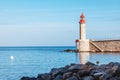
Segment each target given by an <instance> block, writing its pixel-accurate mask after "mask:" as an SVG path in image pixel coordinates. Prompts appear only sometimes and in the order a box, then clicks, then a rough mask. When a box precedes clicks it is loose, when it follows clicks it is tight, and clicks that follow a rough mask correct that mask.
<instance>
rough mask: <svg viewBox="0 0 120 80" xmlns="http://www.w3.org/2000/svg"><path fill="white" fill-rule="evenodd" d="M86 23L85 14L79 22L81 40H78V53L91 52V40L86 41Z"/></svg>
mask: <svg viewBox="0 0 120 80" xmlns="http://www.w3.org/2000/svg"><path fill="white" fill-rule="evenodd" d="M85 25H86V21H85V15H84V13H82V14H81V16H80V21H79V27H80V28H79V39H77V40H76V48H77V50H78V51H83V52H85V51H90V49H89V40H88V39H86V26H85Z"/></svg>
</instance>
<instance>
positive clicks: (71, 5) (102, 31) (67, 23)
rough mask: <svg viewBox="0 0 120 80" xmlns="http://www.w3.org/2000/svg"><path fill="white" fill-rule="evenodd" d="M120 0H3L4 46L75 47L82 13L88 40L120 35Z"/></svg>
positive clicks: (0, 37)
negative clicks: (84, 18)
mask: <svg viewBox="0 0 120 80" xmlns="http://www.w3.org/2000/svg"><path fill="white" fill-rule="evenodd" d="M119 4H120V0H1V1H0V46H74V45H75V43H74V41H75V39H77V38H79V24H78V22H79V16H80V14H81V13H82V12H84V13H85V16H86V21H87V22H86V28H87V38H88V39H110V38H119V37H120V32H119V31H120V5H119Z"/></svg>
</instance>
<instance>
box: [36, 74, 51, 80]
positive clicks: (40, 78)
mask: <svg viewBox="0 0 120 80" xmlns="http://www.w3.org/2000/svg"><path fill="white" fill-rule="evenodd" d="M50 78H51V77H50V74H48V73H45V74H38V76H37V79H38V80H49V79H50Z"/></svg>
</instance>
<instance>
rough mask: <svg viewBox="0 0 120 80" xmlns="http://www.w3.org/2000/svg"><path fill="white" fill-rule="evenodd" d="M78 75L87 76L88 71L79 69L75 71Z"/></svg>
mask: <svg viewBox="0 0 120 80" xmlns="http://www.w3.org/2000/svg"><path fill="white" fill-rule="evenodd" d="M77 74H78V75H79V76H80V77H84V76H88V75H89V72H88V71H87V70H79V72H78V73H77Z"/></svg>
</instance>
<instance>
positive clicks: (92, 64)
mask: <svg viewBox="0 0 120 80" xmlns="http://www.w3.org/2000/svg"><path fill="white" fill-rule="evenodd" d="M85 65H88V66H94V65H95V64H94V63H91V62H87V63H86V64H85Z"/></svg>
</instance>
